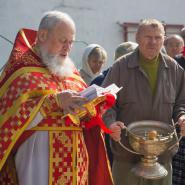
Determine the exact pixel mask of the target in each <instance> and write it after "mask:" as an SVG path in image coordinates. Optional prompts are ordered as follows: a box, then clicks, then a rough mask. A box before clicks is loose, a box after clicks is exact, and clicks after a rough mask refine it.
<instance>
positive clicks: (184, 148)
mask: <svg viewBox="0 0 185 185" xmlns="http://www.w3.org/2000/svg"><path fill="white" fill-rule="evenodd" d="M172 166H173V185H185V138H182V139H181V141H180V145H179V150H178V152H177V153H176V155H175V156H174V158H173V163H172Z"/></svg>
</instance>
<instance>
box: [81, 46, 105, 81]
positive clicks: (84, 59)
mask: <svg viewBox="0 0 185 185" xmlns="http://www.w3.org/2000/svg"><path fill="white" fill-rule="evenodd" d="M94 48H101V49H102V50H103V51H104V52H105V53H106V51H105V49H104V48H102V47H101V46H100V45H98V44H90V45H88V46H87V47H86V49H85V51H84V53H83V57H82V70H83V71H85V72H86V73H87V74H88V75H89V76H90V77H91V78H92V79H94V78H95V77H97V76H98V75H99V74H100V73H101V71H98V72H97V73H95V74H94V73H93V72H92V70H91V68H90V66H89V63H88V57H89V54H90V53H91V51H92V50H93V49H94Z"/></svg>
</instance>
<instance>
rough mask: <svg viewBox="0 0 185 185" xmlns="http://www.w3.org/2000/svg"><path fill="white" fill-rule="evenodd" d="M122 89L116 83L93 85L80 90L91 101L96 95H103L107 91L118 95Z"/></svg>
mask: <svg viewBox="0 0 185 185" xmlns="http://www.w3.org/2000/svg"><path fill="white" fill-rule="evenodd" d="M121 89H122V87H118V86H117V85H116V84H111V85H109V86H108V87H106V88H104V87H100V86H98V85H95V84H93V85H91V86H89V87H87V88H86V89H84V90H83V91H81V92H80V95H81V96H83V97H86V98H87V99H88V100H89V101H91V100H93V99H95V98H96V97H99V96H102V95H103V94H105V93H111V94H113V95H114V96H115V97H116V94H117V93H118V92H119V91H120V90H121Z"/></svg>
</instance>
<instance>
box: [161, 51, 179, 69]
mask: <svg viewBox="0 0 185 185" xmlns="http://www.w3.org/2000/svg"><path fill="white" fill-rule="evenodd" d="M161 56H162V58H163V60H164V61H165V62H166V63H167V64H168V65H172V66H174V65H177V61H176V60H175V59H174V58H172V57H170V56H169V55H167V54H164V53H161Z"/></svg>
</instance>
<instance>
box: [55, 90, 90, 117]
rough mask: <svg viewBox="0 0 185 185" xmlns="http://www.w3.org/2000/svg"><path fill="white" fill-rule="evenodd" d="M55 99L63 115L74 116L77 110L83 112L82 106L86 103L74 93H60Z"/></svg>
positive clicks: (85, 100)
mask: <svg viewBox="0 0 185 185" xmlns="http://www.w3.org/2000/svg"><path fill="white" fill-rule="evenodd" d="M57 99H58V103H59V107H60V108H61V109H62V110H63V112H64V114H67V113H69V114H75V113H76V111H77V110H84V109H85V108H84V107H83V106H82V105H83V104H85V103H86V102H87V99H86V98H84V97H82V96H80V95H79V93H77V92H75V91H62V92H61V93H59V94H57Z"/></svg>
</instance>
